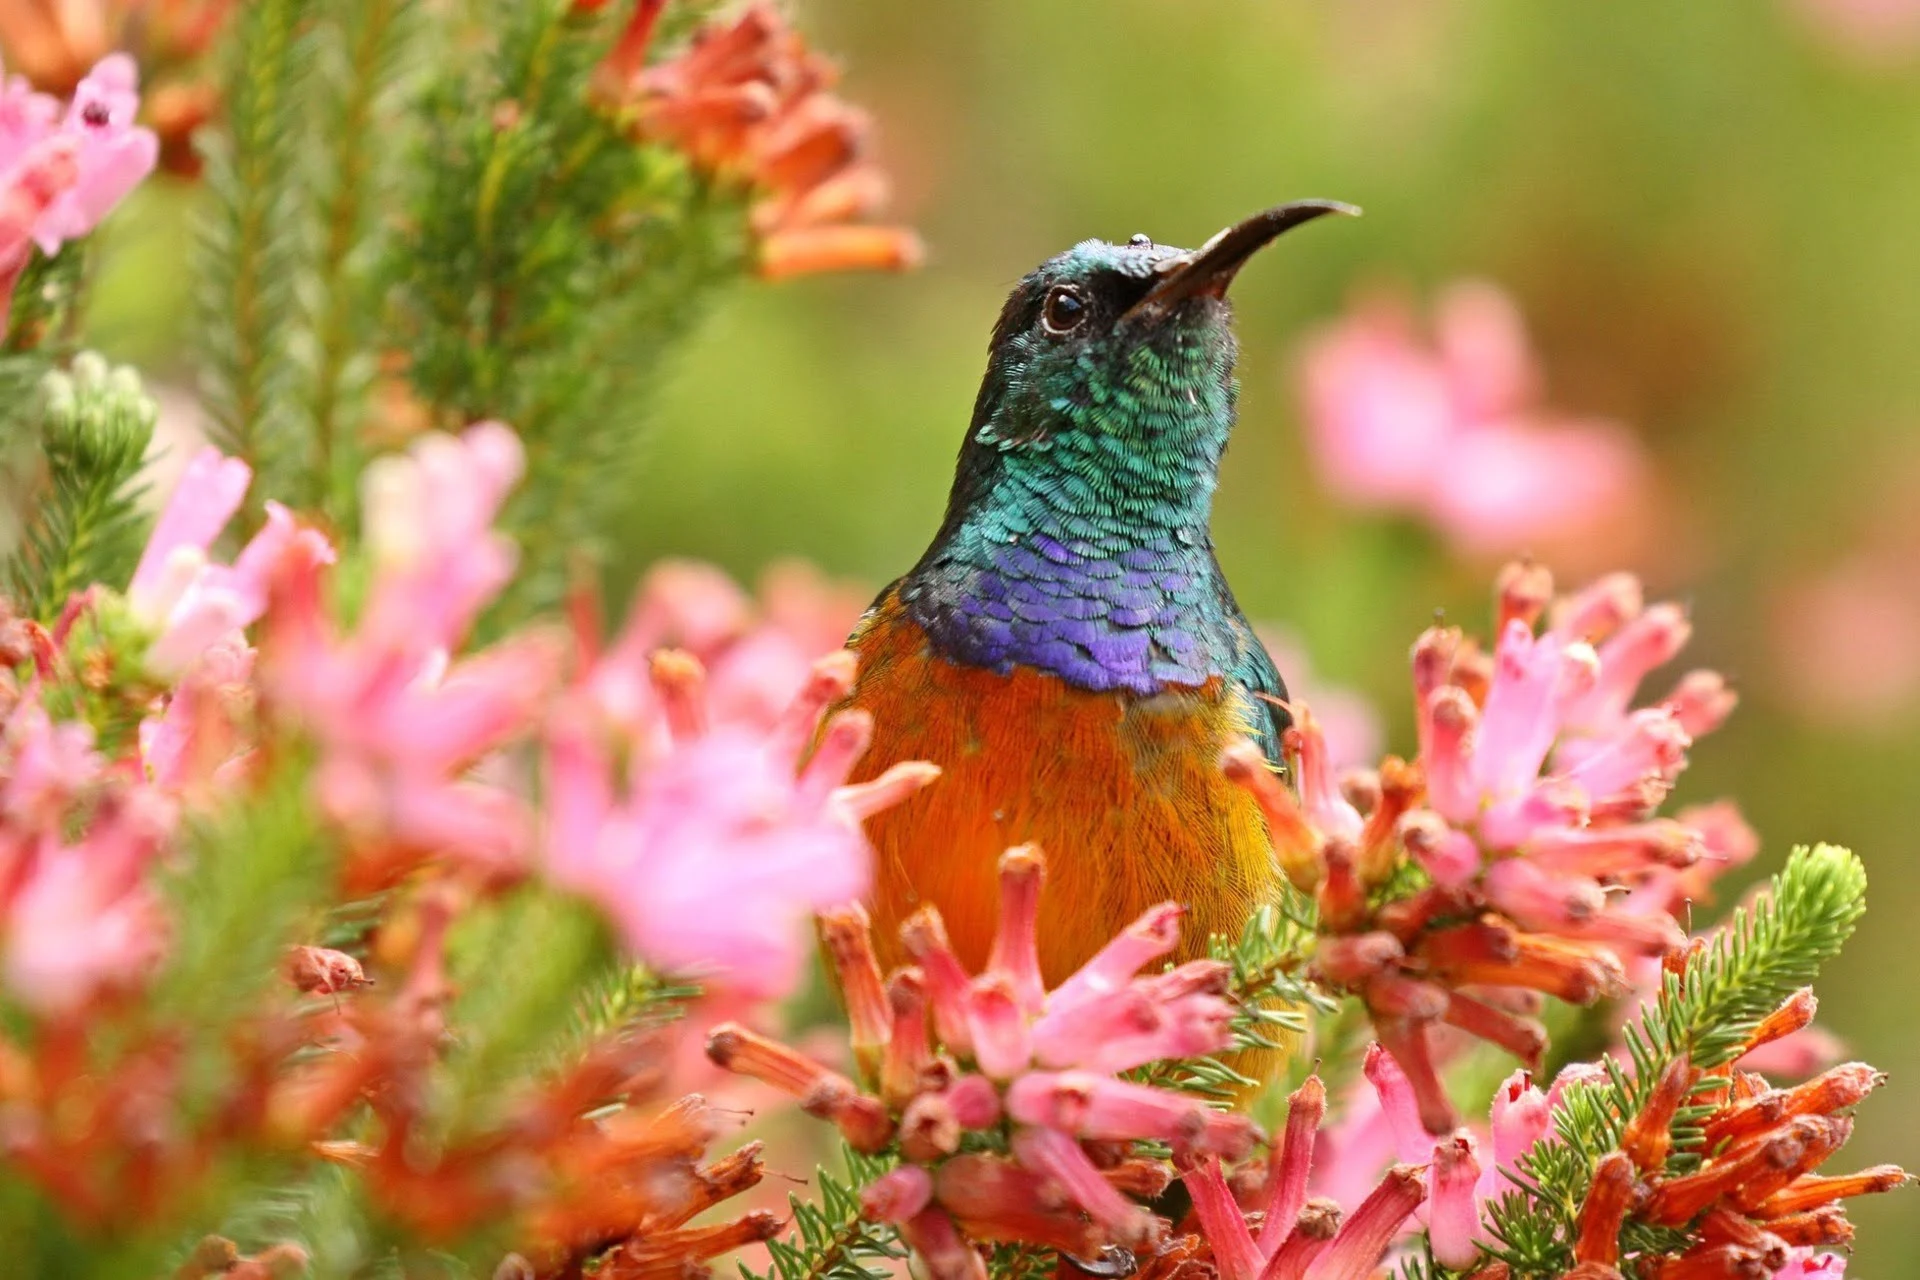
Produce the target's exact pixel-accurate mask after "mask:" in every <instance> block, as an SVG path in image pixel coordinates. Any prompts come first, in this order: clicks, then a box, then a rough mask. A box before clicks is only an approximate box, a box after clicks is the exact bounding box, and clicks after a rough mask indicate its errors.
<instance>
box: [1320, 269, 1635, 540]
mask: <svg viewBox="0 0 1920 1280" xmlns="http://www.w3.org/2000/svg"><path fill="white" fill-rule="evenodd" d="M1300 381H1301V388H1302V395H1303V399H1304V402H1305V407H1306V418H1307V428H1308V439H1309V441H1310V443H1311V444H1312V447H1313V457H1314V462H1315V464H1316V466H1317V467H1318V469H1319V471H1320V475H1321V478H1322V479H1323V480H1324V481H1325V482H1326V484H1327V486H1328V487H1329V488H1330V489H1332V490H1333V492H1334V493H1335V494H1336V496H1338V497H1340V498H1342V499H1344V500H1346V501H1348V502H1350V503H1353V504H1355V505H1357V506H1363V507H1386V508H1392V509H1396V510H1402V511H1411V512H1415V513H1418V514H1420V515H1423V516H1424V517H1426V518H1427V519H1429V520H1431V521H1432V522H1433V523H1434V524H1435V525H1436V526H1438V527H1439V528H1440V529H1441V530H1442V531H1443V532H1444V533H1445V534H1446V535H1447V536H1448V538H1449V539H1451V540H1452V541H1453V542H1454V543H1455V544H1456V545H1458V546H1459V547H1460V548H1461V549H1462V550H1464V551H1467V552H1468V553H1470V554H1477V555H1484V554H1500V553H1506V552H1512V551H1514V550H1516V549H1518V548H1519V547H1521V546H1524V545H1527V544H1530V543H1533V542H1537V541H1538V540H1540V539H1541V538H1543V537H1552V536H1558V535H1564V534H1568V533H1572V532H1576V531H1579V530H1582V529H1589V528H1591V527H1592V526H1593V525H1594V524H1595V523H1596V522H1597V521H1599V520H1600V519H1601V518H1603V517H1605V516H1607V515H1609V514H1612V513H1613V512H1615V511H1617V510H1618V509H1619V508H1620V507H1621V506H1622V505H1623V504H1624V502H1625V501H1626V499H1627V498H1628V496H1629V495H1630V494H1631V493H1632V492H1633V490H1634V489H1635V487H1636V486H1637V485H1638V484H1639V483H1640V477H1641V473H1642V471H1643V470H1644V463H1643V461H1642V458H1641V453H1640V449H1639V446H1638V444H1637V443H1636V442H1635V441H1634V439H1633V438H1632V436H1631V435H1629V434H1628V433H1627V432H1626V431H1625V430H1624V429H1623V428H1621V427H1620V426H1618V425H1616V424H1614V423H1610V422H1594V421H1578V420H1570V419H1563V418H1559V417H1556V416H1555V415H1553V414H1551V413H1549V412H1547V411H1544V410H1542V409H1540V408H1539V407H1538V406H1537V394H1538V382H1539V373H1538V370H1537V369H1536V368H1535V367H1534V362H1533V357H1532V354H1531V352H1530V351H1529V350H1528V348H1527V339H1526V333H1525V329H1524V327H1523V325H1522V323H1521V320H1520V316H1519V313H1518V311H1517V310H1516V308H1515V307H1514V305H1513V303H1512V301H1511V300H1510V299H1509V298H1507V296H1506V295H1505V294H1503V293H1501V292H1500V291H1498V290H1497V289H1495V288H1494V287H1493V286H1491V285H1488V284H1482V283H1477V282H1469V283H1463V284H1457V285H1455V286H1453V287H1452V288H1450V289H1449V290H1447V291H1446V292H1445V293H1444V294H1443V295H1442V296H1441V298H1440V301H1439V304H1438V306H1437V308H1436V317H1435V343H1434V345H1433V346H1431V347H1429V346H1426V345H1424V344H1423V343H1422V342H1421V341H1420V338H1419V336H1418V334H1417V333H1416V332H1415V326H1414V323H1413V320H1412V318H1411V317H1410V316H1409V315H1407V314H1406V312H1405V311H1404V310H1403V309H1401V308H1399V307H1397V306H1394V305H1392V304H1387V303H1376V304H1373V305H1371V306H1368V307H1365V308H1362V309H1360V310H1358V311H1356V312H1355V313H1354V314H1353V315H1352V316H1350V317H1349V318H1348V319H1346V320H1344V321H1341V322H1339V323H1338V324H1336V325H1334V326H1333V327H1331V328H1329V329H1327V330H1326V331H1324V332H1322V333H1321V334H1320V335H1319V336H1318V337H1316V338H1315V339H1313V340H1312V341H1310V342H1309V344H1308V346H1307V348H1306V351H1305V354H1304V357H1303V360H1302V362H1301V379H1300Z"/></svg>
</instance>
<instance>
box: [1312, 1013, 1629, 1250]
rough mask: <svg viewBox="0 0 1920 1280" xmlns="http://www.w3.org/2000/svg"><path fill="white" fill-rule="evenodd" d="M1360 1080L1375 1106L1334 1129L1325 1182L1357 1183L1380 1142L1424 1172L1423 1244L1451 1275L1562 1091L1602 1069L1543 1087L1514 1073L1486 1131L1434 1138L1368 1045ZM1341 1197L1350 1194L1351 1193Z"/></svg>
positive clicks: (1580, 1069) (1596, 1077)
mask: <svg viewBox="0 0 1920 1280" xmlns="http://www.w3.org/2000/svg"><path fill="white" fill-rule="evenodd" d="M1365 1076H1366V1080H1367V1083H1368V1085H1369V1086H1370V1087H1371V1093H1372V1095H1373V1100H1374V1101H1375V1102H1377V1104H1378V1105H1377V1108H1376V1107H1370V1106H1368V1105H1366V1102H1365V1101H1363V1100H1361V1099H1359V1098H1355V1099H1353V1100H1352V1102H1351V1107H1350V1111H1349V1120H1350V1121H1357V1123H1349V1124H1348V1125H1345V1126H1343V1127H1342V1129H1340V1130H1336V1131H1334V1136H1335V1139H1336V1140H1335V1141H1334V1142H1333V1143H1332V1144H1331V1150H1330V1151H1329V1152H1328V1153H1327V1154H1328V1155H1329V1157H1330V1160H1329V1165H1330V1167H1329V1170H1328V1173H1329V1178H1330V1180H1332V1181H1334V1182H1335V1184H1336V1186H1337V1185H1338V1184H1339V1183H1340V1182H1341V1181H1345V1182H1346V1183H1348V1184H1351V1183H1353V1182H1355V1181H1363V1180H1364V1179H1366V1178H1367V1177H1369V1176H1371V1172H1372V1171H1374V1170H1377V1168H1378V1163H1379V1161H1378V1158H1377V1157H1376V1156H1374V1155H1373V1152H1374V1149H1375V1144H1376V1143H1379V1142H1380V1141H1381V1140H1382V1139H1384V1141H1385V1143H1386V1145H1387V1147H1388V1150H1389V1151H1390V1152H1391V1154H1392V1158H1393V1159H1395V1160H1398V1161H1400V1162H1402V1163H1405V1164H1413V1165H1422V1166H1425V1168H1426V1170H1427V1174H1426V1177H1427V1189H1428V1210H1427V1239H1428V1242H1429V1244H1430V1246H1431V1247H1432V1249H1433V1256H1434V1257H1435V1259H1437V1260H1438V1261H1440V1262H1441V1263H1443V1264H1444V1265H1446V1266H1449V1267H1452V1268H1454V1269H1455V1270H1465V1269H1466V1268H1468V1267H1471V1266H1472V1265H1473V1264H1474V1262H1475V1261H1476V1260H1477V1258H1478V1257H1479V1251H1480V1246H1481V1245H1482V1244H1484V1243H1489V1239H1488V1237H1487V1236H1486V1234H1485V1225H1484V1224H1485V1222H1486V1207H1487V1204H1488V1202H1489V1201H1491V1200H1495V1199H1497V1198H1499V1197H1500V1196H1501V1195H1503V1194H1504V1193H1506V1192H1508V1191H1510V1190H1512V1189H1513V1187H1514V1185H1515V1184H1514V1182H1513V1181H1512V1180H1511V1179H1512V1177H1513V1175H1514V1174H1515V1173H1516V1172H1517V1170H1518V1169H1519V1161H1520V1157H1521V1156H1523V1155H1525V1154H1526V1153H1527V1152H1528V1151H1530V1150H1531V1149H1532V1148H1533V1146H1534V1144H1535V1143H1537V1142H1540V1141H1542V1140H1549V1141H1550V1140H1552V1139H1553V1136H1554V1135H1553V1127H1552V1112H1553V1110H1554V1109H1555V1108H1556V1107H1558V1106H1559V1105H1560V1101H1561V1098H1562V1097H1563V1096H1564V1095H1565V1093H1566V1090H1567V1087H1568V1086H1569V1085H1573V1084H1592V1083H1595V1082H1597V1081H1601V1080H1604V1079H1605V1078H1606V1071H1605V1069H1604V1068H1602V1067H1598V1066H1594V1065H1590V1064H1586V1063H1575V1064H1573V1065H1570V1066H1568V1067H1567V1068H1566V1069H1565V1070H1563V1071H1561V1073H1560V1074H1559V1075H1558V1076H1557V1077H1555V1079H1554V1081H1553V1085H1552V1087H1551V1088H1549V1089H1545V1090H1543V1089H1541V1088H1539V1087H1538V1086H1537V1085H1535V1084H1534V1083H1533V1078H1532V1076H1531V1075H1530V1074H1528V1073H1527V1072H1526V1071H1524V1070H1522V1071H1515V1072H1514V1073H1513V1074H1512V1075H1510V1076H1508V1077H1507V1079H1506V1080H1505V1081H1503V1082H1502V1083H1501V1085H1500V1087H1499V1088H1498V1089H1497V1090H1495V1091H1494V1095H1493V1105H1492V1109H1491V1112H1490V1114H1489V1117H1488V1123H1487V1126H1486V1128H1485V1129H1484V1130H1483V1131H1482V1132H1481V1133H1475V1132H1474V1131H1473V1130H1471V1129H1468V1128H1464V1127H1462V1128H1458V1129H1455V1130H1454V1131H1453V1132H1452V1133H1449V1134H1444V1135H1441V1136H1440V1137H1438V1138H1436V1137H1435V1136H1434V1135H1433V1134H1431V1133H1429V1132H1428V1131H1427V1128H1426V1126H1425V1125H1424V1124H1423V1123H1422V1121H1421V1118H1420V1106H1419V1101H1418V1099H1417V1098H1416V1097H1415V1096H1414V1092H1413V1086H1412V1084H1411V1083H1410V1082H1409V1081H1408V1079H1407V1076H1406V1073H1405V1072H1403V1071H1401V1070H1400V1068H1399V1066H1398V1064H1397V1063H1395V1062H1394V1060H1393V1056H1392V1055H1391V1054H1389V1053H1387V1051H1386V1050H1384V1049H1382V1048H1381V1047H1380V1046H1379V1045H1377V1044H1374V1045H1369V1046H1368V1047H1367V1056H1366V1061H1365ZM1348 1194H1351V1193H1350V1192H1349V1193H1348Z"/></svg>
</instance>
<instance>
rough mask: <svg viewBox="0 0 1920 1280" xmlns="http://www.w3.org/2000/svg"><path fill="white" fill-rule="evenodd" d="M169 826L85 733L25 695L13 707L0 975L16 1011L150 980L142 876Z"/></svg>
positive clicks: (2, 813) (154, 917)
mask: <svg viewBox="0 0 1920 1280" xmlns="http://www.w3.org/2000/svg"><path fill="white" fill-rule="evenodd" d="M83 806H84V809H83ZM83 811H84V812H85V813H86V815H87V817H86V821H85V823H84V825H83V826H80V829H79V830H78V831H77V832H76V830H75V828H76V826H77V825H79V824H77V818H78V816H79V815H80V814H81V813H82V812H83ZM173 820H174V810H173V807H172V805H171V804H170V803H169V802H168V801H167V800H166V799H164V798H163V797H162V796H160V795H159V793H157V792H155V791H152V790H149V789H147V788H145V787H144V786H141V785H139V784H138V783H134V782H131V781H130V780H129V779H128V778H126V777H125V775H123V774H113V773H110V772H109V771H108V768H107V763H106V761H105V760H103V759H102V758H101V757H100V756H99V755H97V754H96V753H95V752H94V750H93V735H92V732H91V731H90V730H89V729H88V728H87V727H86V726H84V725H80V724H70V723H57V722H55V721H53V720H51V719H50V718H49V717H48V716H47V714H46V712H45V710H44V709H43V708H42V707H41V706H40V704H39V702H38V700H37V698H36V697H34V696H32V695H29V696H28V697H26V698H23V699H22V700H21V701H20V702H18V703H16V704H15V706H14V707H13V708H12V710H11V712H10V713H9V714H8V715H7V717H6V719H5V722H4V723H3V724H0V977H4V980H5V982H6V985H7V987H8V988H9V989H10V990H11V991H12V992H13V994H14V995H15V996H16V997H17V998H18V999H19V1001H20V1002H21V1003H22V1004H24V1005H26V1006H28V1007H29V1008H31V1009H34V1010H35V1011H37V1012H39V1013H42V1014H65V1013H71V1012H73V1011H75V1010H77V1009H79V1008H81V1007H82V1006H84V1005H85V1004H86V1003H87V1002H88V1001H90V1000H91V999H93V998H94V997H95V996H96V995H97V994H99V993H101V992H103V991H107V990H111V989H113V988H117V987H123V986H128V985H132V984H133V983H135V982H138V981H139V980H140V979H141V978H142V977H144V976H145V974H146V973H147V971H148V970H149V969H150V968H151V966H152V964H153V961H154V959H155V958H156V957H157V956H158V955H159V953H160V951H161V948H162V945H163V943H164V940H165V931H164V928H163V920H162V916H161V912H160V904H159V899H158V897H157V895H155V893H154V892H153V890H152V888H151V887H150V886H149V885H148V884H147V882H146V880H145V878H144V874H145V872H146V869H147V867H148V866H149V865H150V864H151V863H152V861H153V859H154V858H155V857H157V856H158V854H159V852H160V850H161V847H162V845H163V842H164V841H165V840H166V838H167V836H168V835H169V834H170V833H171V831H172V827H173Z"/></svg>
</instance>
